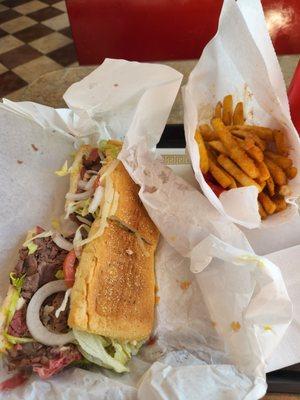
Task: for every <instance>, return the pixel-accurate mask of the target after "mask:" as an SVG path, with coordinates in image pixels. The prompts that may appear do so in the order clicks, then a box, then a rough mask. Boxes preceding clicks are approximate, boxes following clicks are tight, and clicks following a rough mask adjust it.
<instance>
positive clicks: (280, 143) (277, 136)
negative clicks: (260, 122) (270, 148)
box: [273, 130, 289, 156]
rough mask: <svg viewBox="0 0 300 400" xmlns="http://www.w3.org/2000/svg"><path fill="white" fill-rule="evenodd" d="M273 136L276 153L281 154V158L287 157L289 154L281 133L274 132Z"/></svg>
mask: <svg viewBox="0 0 300 400" xmlns="http://www.w3.org/2000/svg"><path fill="white" fill-rule="evenodd" d="M273 136H274V140H275V144H276V149H277V152H278V153H279V154H281V155H282V156H287V155H288V153H289V149H288V147H287V145H286V142H285V137H284V134H283V132H281V131H279V130H274V131H273Z"/></svg>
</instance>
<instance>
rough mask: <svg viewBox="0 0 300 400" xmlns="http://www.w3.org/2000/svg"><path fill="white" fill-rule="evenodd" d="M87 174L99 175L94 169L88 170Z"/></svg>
mask: <svg viewBox="0 0 300 400" xmlns="http://www.w3.org/2000/svg"><path fill="white" fill-rule="evenodd" d="M86 172H87V173H88V174H90V175H98V171H94V170H93V169H88V170H87V171H86Z"/></svg>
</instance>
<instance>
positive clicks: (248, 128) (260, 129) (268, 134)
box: [231, 124, 274, 142]
mask: <svg viewBox="0 0 300 400" xmlns="http://www.w3.org/2000/svg"><path fill="white" fill-rule="evenodd" d="M231 129H232V130H242V131H245V132H249V133H254V134H256V135H257V136H258V137H259V138H260V139H262V140H265V141H266V142H271V141H272V140H273V139H274V138H273V130H272V129H271V128H265V127H264V126H257V125H235V124H233V126H232V127H231Z"/></svg>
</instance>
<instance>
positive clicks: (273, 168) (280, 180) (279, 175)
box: [265, 157, 286, 186]
mask: <svg viewBox="0 0 300 400" xmlns="http://www.w3.org/2000/svg"><path fill="white" fill-rule="evenodd" d="M265 163H266V165H267V167H268V169H269V171H270V174H271V176H272V178H273V180H274V182H275V183H276V185H278V186H282V185H285V184H286V175H285V173H284V171H283V169H282V168H280V167H279V166H278V165H277V164H275V163H274V162H273V161H272V160H270V159H269V158H268V157H265Z"/></svg>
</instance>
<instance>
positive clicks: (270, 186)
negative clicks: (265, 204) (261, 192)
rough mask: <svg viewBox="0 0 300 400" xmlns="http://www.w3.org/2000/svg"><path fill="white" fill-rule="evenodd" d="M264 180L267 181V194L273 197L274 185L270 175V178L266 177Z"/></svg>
mask: <svg viewBox="0 0 300 400" xmlns="http://www.w3.org/2000/svg"><path fill="white" fill-rule="evenodd" d="M266 182H267V189H268V192H269V195H270V196H271V197H273V196H274V194H275V185H274V181H273V178H272V177H271V176H270V178H268V179H267V181H266Z"/></svg>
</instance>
